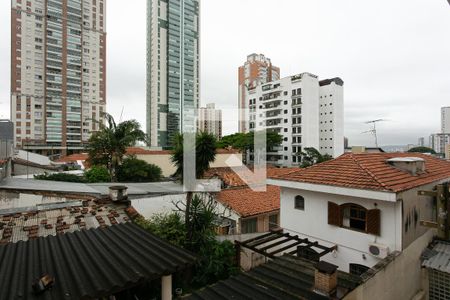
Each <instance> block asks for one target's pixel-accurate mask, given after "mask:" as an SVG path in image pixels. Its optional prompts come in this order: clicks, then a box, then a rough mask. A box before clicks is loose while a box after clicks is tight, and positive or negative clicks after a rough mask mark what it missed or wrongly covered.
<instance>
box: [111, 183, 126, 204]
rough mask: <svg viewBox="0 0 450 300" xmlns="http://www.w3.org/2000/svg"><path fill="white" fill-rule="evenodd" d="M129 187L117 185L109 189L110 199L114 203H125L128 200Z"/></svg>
mask: <svg viewBox="0 0 450 300" xmlns="http://www.w3.org/2000/svg"><path fill="white" fill-rule="evenodd" d="M127 190H128V187H126V186H124V185H116V186H110V187H109V197H110V198H111V200H112V201H125V200H127V199H128V191H127Z"/></svg>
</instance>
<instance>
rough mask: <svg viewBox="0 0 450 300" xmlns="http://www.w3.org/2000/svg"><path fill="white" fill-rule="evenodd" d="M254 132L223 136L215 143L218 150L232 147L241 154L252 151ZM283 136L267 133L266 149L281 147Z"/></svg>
mask: <svg viewBox="0 0 450 300" xmlns="http://www.w3.org/2000/svg"><path fill="white" fill-rule="evenodd" d="M254 136H255V134H254V132H249V133H234V134H231V135H226V136H224V137H223V138H222V139H221V140H220V141H218V143H217V147H218V148H228V147H232V148H234V149H238V150H241V151H242V152H246V151H252V150H253V149H254ZM282 141H283V136H282V135H280V134H279V133H277V132H272V131H268V132H267V135H266V147H267V149H268V150H269V149H272V148H273V147H276V146H279V145H281V142H282Z"/></svg>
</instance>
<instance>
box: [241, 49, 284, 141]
mask: <svg viewBox="0 0 450 300" xmlns="http://www.w3.org/2000/svg"><path fill="white" fill-rule="evenodd" d="M279 79H280V68H278V67H275V66H274V65H272V62H271V60H270V58H267V57H265V56H264V55H263V54H255V53H254V54H250V55H249V56H247V61H246V62H245V63H244V65H243V66H241V67H239V90H238V108H239V132H248V131H249V129H250V128H249V122H248V117H249V115H248V109H249V106H248V99H247V98H246V95H247V90H248V89H253V88H254V87H256V86H257V85H258V84H263V83H266V82H271V81H276V80H279Z"/></svg>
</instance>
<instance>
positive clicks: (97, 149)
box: [87, 113, 146, 181]
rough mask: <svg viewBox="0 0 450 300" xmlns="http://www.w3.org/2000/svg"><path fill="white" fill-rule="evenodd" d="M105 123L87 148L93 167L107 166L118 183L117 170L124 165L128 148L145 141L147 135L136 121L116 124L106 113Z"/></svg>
mask: <svg viewBox="0 0 450 300" xmlns="http://www.w3.org/2000/svg"><path fill="white" fill-rule="evenodd" d="M104 119H105V122H99V126H100V130H99V131H97V132H94V133H93V134H92V135H91V137H90V139H89V145H88V147H87V150H88V153H89V158H88V161H89V163H90V164H91V165H93V166H95V165H102V166H106V168H107V169H108V171H109V174H110V176H111V179H112V181H117V176H116V173H117V169H118V167H119V165H120V164H121V163H122V160H123V156H124V155H125V152H126V149H127V147H131V146H133V145H135V144H136V142H138V141H145V140H146V135H145V133H144V132H143V131H142V130H141V125H140V124H139V123H138V122H137V121H136V120H128V121H124V122H121V123H119V124H116V122H115V121H114V118H113V117H112V116H111V115H110V114H107V113H105V114H104Z"/></svg>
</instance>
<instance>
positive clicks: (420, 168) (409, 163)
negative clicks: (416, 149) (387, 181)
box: [387, 157, 425, 176]
mask: <svg viewBox="0 0 450 300" xmlns="http://www.w3.org/2000/svg"><path fill="white" fill-rule="evenodd" d="M387 163H388V164H390V165H391V166H393V167H394V168H397V169H399V170H402V171H406V172H408V173H410V174H411V175H413V176H416V175H418V174H421V173H424V172H425V160H424V159H423V158H420V157H395V158H391V159H388V160H387Z"/></svg>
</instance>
